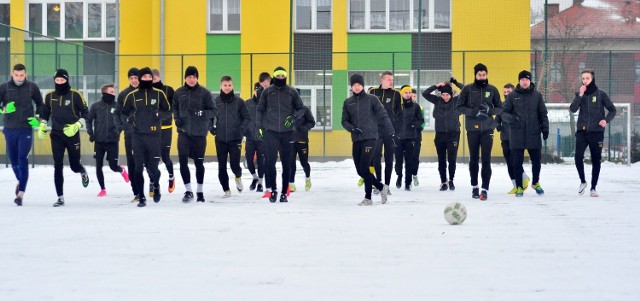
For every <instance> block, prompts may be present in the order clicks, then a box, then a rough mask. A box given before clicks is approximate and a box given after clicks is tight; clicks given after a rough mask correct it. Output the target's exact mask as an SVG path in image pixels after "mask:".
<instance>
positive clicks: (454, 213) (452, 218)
mask: <svg viewBox="0 0 640 301" xmlns="http://www.w3.org/2000/svg"><path fill="white" fill-rule="evenodd" d="M444 219H446V220H447V222H448V223H449V224H452V225H459V224H462V223H463V222H464V220H465V219H467V208H465V207H464V205H462V203H460V202H452V203H450V204H449V205H447V207H445V208H444Z"/></svg>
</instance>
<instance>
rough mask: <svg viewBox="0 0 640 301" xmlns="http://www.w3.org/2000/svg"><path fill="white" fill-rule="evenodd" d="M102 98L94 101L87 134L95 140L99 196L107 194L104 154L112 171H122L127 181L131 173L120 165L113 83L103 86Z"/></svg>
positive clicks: (88, 116) (118, 132)
mask: <svg viewBox="0 0 640 301" xmlns="http://www.w3.org/2000/svg"><path fill="white" fill-rule="evenodd" d="M101 90H102V98H101V99H100V100H99V101H96V102H94V103H93V104H92V105H91V108H90V109H89V115H87V134H89V141H91V142H93V143H94V144H93V157H94V158H95V159H96V177H97V178H98V183H99V184H100V192H99V193H98V196H99V197H103V196H106V195H107V190H106V189H105V186H104V173H103V172H102V164H103V163H104V162H103V161H104V155H105V154H106V155H107V162H108V163H109V167H110V168H111V170H112V171H114V172H117V173H120V174H121V175H122V177H123V178H124V181H125V182H127V183H128V182H129V174H128V173H127V170H126V169H125V168H124V166H120V165H118V148H119V144H120V131H118V130H117V129H116V125H115V123H114V121H113V113H114V111H115V106H116V96H115V92H114V89H113V84H108V85H104V86H102V89H101Z"/></svg>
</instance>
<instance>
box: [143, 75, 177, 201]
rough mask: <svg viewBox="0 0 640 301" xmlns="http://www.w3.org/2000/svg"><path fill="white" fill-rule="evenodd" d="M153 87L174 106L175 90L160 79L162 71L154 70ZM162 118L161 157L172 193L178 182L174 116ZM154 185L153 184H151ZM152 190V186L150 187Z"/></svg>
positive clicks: (169, 189)
mask: <svg viewBox="0 0 640 301" xmlns="http://www.w3.org/2000/svg"><path fill="white" fill-rule="evenodd" d="M151 72H153V87H154V88H156V89H160V90H162V91H163V92H164V94H165V95H166V96H167V100H168V101H169V103H170V104H173V94H174V90H173V88H172V87H171V86H167V85H165V84H163V83H162V79H161V78H160V70H158V69H153V70H151ZM161 114H162V115H161V117H162V130H161V131H160V135H161V136H162V138H160V147H161V152H160V154H161V157H162V162H163V163H164V166H165V167H166V168H167V172H168V173H169V187H167V191H169V193H172V192H173V190H174V189H176V181H175V177H174V175H173V161H171V142H172V138H173V137H172V136H173V115H172V113H171V111H169V112H166V113H165V112H163V113H161ZM149 184H152V183H149ZM149 188H151V185H149ZM149 191H150V192H149V195H151V189H150V190H149Z"/></svg>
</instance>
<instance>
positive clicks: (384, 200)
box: [380, 185, 390, 204]
mask: <svg viewBox="0 0 640 301" xmlns="http://www.w3.org/2000/svg"><path fill="white" fill-rule="evenodd" d="M389 194H390V193H389V185H384V187H382V192H381V193H380V197H381V198H382V203H383V204H386V203H387V196H389Z"/></svg>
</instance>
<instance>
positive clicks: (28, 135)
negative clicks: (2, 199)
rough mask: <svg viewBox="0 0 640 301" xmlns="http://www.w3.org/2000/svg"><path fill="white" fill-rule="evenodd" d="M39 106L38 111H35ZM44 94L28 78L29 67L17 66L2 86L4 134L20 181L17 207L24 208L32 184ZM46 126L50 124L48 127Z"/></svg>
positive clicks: (1, 99) (1, 111) (12, 164)
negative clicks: (33, 148) (36, 132)
mask: <svg viewBox="0 0 640 301" xmlns="http://www.w3.org/2000/svg"><path fill="white" fill-rule="evenodd" d="M34 106H35V110H34ZM41 111H42V93H41V92H40V88H39V87H38V85H36V84H35V83H34V82H32V81H29V80H28V79H27V68H26V67H25V66H24V65H23V64H16V65H14V66H13V70H12V71H11V79H10V80H9V81H8V82H6V83H3V84H1V85H0V113H2V114H3V115H4V117H3V121H4V123H3V125H4V128H3V129H2V133H3V136H4V139H5V142H6V146H7V156H8V157H9V160H10V161H11V169H13V174H14V175H15V176H16V180H18V184H17V185H16V190H15V193H16V198H15V199H14V200H13V201H14V203H15V204H16V205H17V206H22V201H23V198H24V192H25V191H26V189H27V182H28V181H29V154H30V153H31V146H32V145H33V129H34V128H38V127H39V126H40V120H39V119H38V117H39V115H40V112H41ZM45 127H46V124H45Z"/></svg>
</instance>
